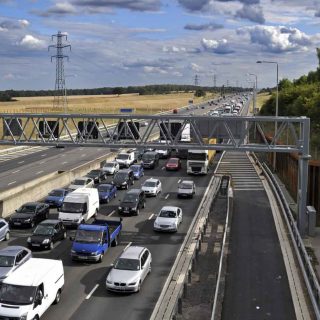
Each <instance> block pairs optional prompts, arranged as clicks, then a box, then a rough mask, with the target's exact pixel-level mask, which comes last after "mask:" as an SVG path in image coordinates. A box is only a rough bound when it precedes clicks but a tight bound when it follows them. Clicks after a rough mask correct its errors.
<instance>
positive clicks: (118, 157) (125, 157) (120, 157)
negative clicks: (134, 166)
mask: <svg viewBox="0 0 320 320" xmlns="http://www.w3.org/2000/svg"><path fill="white" fill-rule="evenodd" d="M128 158H129V155H128V154H118V155H117V159H120V160H127V159H128Z"/></svg>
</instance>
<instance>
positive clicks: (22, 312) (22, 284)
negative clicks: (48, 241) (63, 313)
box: [0, 258, 64, 320]
mask: <svg viewBox="0 0 320 320" xmlns="http://www.w3.org/2000/svg"><path fill="white" fill-rule="evenodd" d="M63 286H64V271H63V265H62V261H61V260H51V259H38V258H31V259H29V260H28V261H27V262H26V263H24V264H23V265H22V266H21V267H20V268H18V269H17V270H15V271H14V272H13V273H11V274H10V275H9V276H8V277H7V278H6V279H4V280H3V282H2V283H1V286H0V301H1V303H0V318H1V319H25V320H31V319H39V318H40V317H41V316H42V314H43V313H44V312H45V311H46V310H47V309H48V308H49V307H50V306H51V305H52V303H58V302H59V301H60V296H61V291H62V289H63Z"/></svg>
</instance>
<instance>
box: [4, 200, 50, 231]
mask: <svg viewBox="0 0 320 320" xmlns="http://www.w3.org/2000/svg"><path fill="white" fill-rule="evenodd" d="M48 217H49V204H47V203H41V202H28V203H25V204H24V205H22V206H21V207H20V208H19V209H17V210H16V213H14V214H13V215H12V216H11V217H10V220H9V224H10V227H20V226H29V227H31V228H33V227H34V226H35V225H36V224H38V223H39V222H40V221H43V220H45V219H48Z"/></svg>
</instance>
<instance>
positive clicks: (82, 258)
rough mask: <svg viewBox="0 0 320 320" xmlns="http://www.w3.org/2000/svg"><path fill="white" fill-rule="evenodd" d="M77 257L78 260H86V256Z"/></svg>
mask: <svg viewBox="0 0 320 320" xmlns="http://www.w3.org/2000/svg"><path fill="white" fill-rule="evenodd" d="M78 258H79V259H80V260H86V259H87V257H86V256H78Z"/></svg>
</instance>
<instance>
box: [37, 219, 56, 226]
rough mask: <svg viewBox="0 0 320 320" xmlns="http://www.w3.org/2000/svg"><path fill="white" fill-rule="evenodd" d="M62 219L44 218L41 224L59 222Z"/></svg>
mask: <svg viewBox="0 0 320 320" xmlns="http://www.w3.org/2000/svg"><path fill="white" fill-rule="evenodd" d="M60 222H61V221H60V220H59V219H47V220H43V221H41V222H40V223H39V224H42V225H43V224H58V223H60Z"/></svg>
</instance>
